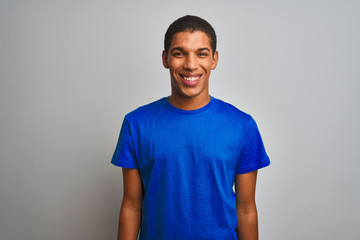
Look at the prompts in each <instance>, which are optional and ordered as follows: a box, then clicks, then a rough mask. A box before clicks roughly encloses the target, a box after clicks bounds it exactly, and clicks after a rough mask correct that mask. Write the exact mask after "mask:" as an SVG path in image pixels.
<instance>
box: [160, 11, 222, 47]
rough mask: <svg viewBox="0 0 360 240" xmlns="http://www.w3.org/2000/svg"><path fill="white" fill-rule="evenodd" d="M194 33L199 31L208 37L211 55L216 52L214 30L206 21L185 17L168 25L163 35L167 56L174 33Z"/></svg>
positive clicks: (195, 17)
mask: <svg viewBox="0 0 360 240" xmlns="http://www.w3.org/2000/svg"><path fill="white" fill-rule="evenodd" d="M186 31H189V32H196V31H201V32H204V33H205V34H206V35H208V37H209V39H210V46H211V50H212V52H213V54H214V53H215V51H216V34H215V30H214V28H213V27H212V26H211V25H210V23H208V22H207V21H206V20H204V19H202V18H200V17H197V16H191V15H186V16H184V17H181V18H179V19H177V20H175V21H174V22H173V23H172V24H170V26H169V28H168V29H167V31H166V33H165V39H164V49H165V53H166V54H167V53H168V51H169V48H170V45H171V42H172V40H173V37H174V35H175V34H176V33H179V32H186Z"/></svg>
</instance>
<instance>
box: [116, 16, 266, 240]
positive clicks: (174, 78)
mask: <svg viewBox="0 0 360 240" xmlns="http://www.w3.org/2000/svg"><path fill="white" fill-rule="evenodd" d="M164 45H165V50H164V51H163V53H162V60H163V65H164V67H165V68H167V69H169V72H170V79H171V95H170V96H169V97H164V98H162V99H160V100H158V101H155V102H153V103H150V104H147V105H145V106H142V107H140V108H138V109H136V110H135V111H132V112H130V113H129V114H127V115H126V116H125V118H124V121H123V125H122V128H121V131H120V136H119V141H118V144H117V147H116V150H115V153H114V156H113V158H112V163H113V164H115V165H117V166H121V167H123V179H124V181H123V183H124V197H123V201H122V205H121V210H120V217H119V238H118V239H121V240H132V239H137V235H138V232H139V230H140V236H139V239H154V240H162V239H170V240H173V239H180V240H191V239H194V240H199V239H214V240H220V239H225V240H232V239H243V240H244V239H246V240H253V239H258V226H257V225H258V222H257V211H256V205H255V185H256V176H257V170H258V169H259V168H262V167H265V166H268V165H269V164H270V161H269V158H268V156H267V154H266V152H265V149H264V146H263V143H262V140H261V136H260V134H259V131H258V128H257V126H256V123H255V121H254V120H253V119H252V117H251V116H250V115H248V114H246V113H244V112H242V111H240V110H238V109H237V108H235V107H234V106H232V105H230V104H228V103H225V102H223V101H221V100H219V99H216V98H214V97H212V96H210V95H209V77H210V73H211V71H212V70H214V69H215V68H216V65H217V62H218V52H217V51H216V35H215V31H214V29H213V28H212V26H211V25H210V24H209V23H208V22H206V21H205V20H203V19H201V18H199V17H195V16H185V17H182V18H179V19H178V20H176V21H175V22H174V23H172V24H171V25H170V26H169V28H168V30H167V32H166V34H165V41H164ZM234 183H235V192H236V193H235V194H234V192H233V185H234Z"/></svg>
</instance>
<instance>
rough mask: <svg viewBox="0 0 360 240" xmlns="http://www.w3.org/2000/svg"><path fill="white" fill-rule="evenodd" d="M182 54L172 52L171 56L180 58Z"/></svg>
mask: <svg viewBox="0 0 360 240" xmlns="http://www.w3.org/2000/svg"><path fill="white" fill-rule="evenodd" d="M182 55H183V54H182V53H181V52H174V53H173V56H174V57H181V56H182Z"/></svg>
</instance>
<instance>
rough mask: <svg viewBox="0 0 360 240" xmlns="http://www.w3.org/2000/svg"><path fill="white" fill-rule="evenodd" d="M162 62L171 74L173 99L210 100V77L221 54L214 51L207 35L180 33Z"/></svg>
mask: <svg viewBox="0 0 360 240" xmlns="http://www.w3.org/2000/svg"><path fill="white" fill-rule="evenodd" d="M162 60H163V65H164V67H165V68H168V69H169V71H170V77H171V98H172V100H174V101H181V100H185V101H187V100H189V99H191V100H195V101H204V99H205V101H206V100H208V99H209V77H210V72H211V70H213V69H215V68H216V65H217V61H218V52H217V51H216V52H215V53H213V52H212V50H211V46H210V39H209V37H208V36H207V35H206V34H205V33H204V32H201V31H195V32H189V31H186V32H179V33H176V34H175V35H174V36H173V39H172V42H171V45H170V48H169V51H168V53H166V52H165V51H163V55H162ZM200 105H201V104H200Z"/></svg>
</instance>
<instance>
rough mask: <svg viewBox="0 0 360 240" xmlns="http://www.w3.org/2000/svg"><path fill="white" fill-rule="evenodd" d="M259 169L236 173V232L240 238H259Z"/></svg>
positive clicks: (246, 239) (256, 239)
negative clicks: (257, 208) (257, 205)
mask: <svg viewBox="0 0 360 240" xmlns="http://www.w3.org/2000/svg"><path fill="white" fill-rule="evenodd" d="M256 178H257V170H255V171H252V172H248V173H244V174H236V177H235V193H236V212H237V218H238V224H237V228H236V232H237V235H238V239H240V240H258V238H259V237H258V235H259V234H258V218H257V210H256V203H255V187H256Z"/></svg>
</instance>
